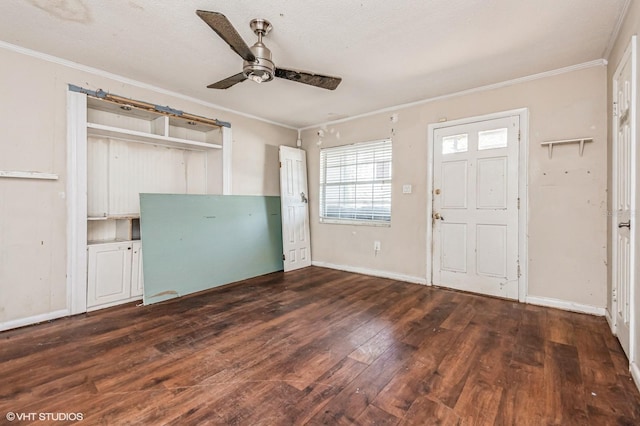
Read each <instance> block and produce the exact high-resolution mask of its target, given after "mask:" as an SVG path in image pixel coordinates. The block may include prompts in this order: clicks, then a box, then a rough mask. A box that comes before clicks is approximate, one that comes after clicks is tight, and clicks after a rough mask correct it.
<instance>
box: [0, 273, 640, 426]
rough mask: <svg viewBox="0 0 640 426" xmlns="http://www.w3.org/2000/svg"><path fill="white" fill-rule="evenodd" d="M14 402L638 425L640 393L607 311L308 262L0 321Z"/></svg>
mask: <svg viewBox="0 0 640 426" xmlns="http://www.w3.org/2000/svg"><path fill="white" fill-rule="evenodd" d="M7 412H15V413H17V414H20V413H38V414H39V413H82V417H83V419H84V420H83V421H82V422H81V424H115V425H123V424H132V425H143V424H149V425H159V424H172V425H192V424H241V425H290V424H312V425H315V424H363V425H374V424H379V425H386V424H389V425H392V424H417V425H436V424H441V425H467V424H478V425H494V424H495V425H609V424H610V425H638V424H640V395H639V394H638V391H637V389H636V388H635V385H634V384H633V382H632V380H631V378H630V376H629V373H628V370H627V360H626V358H625V356H624V354H623V352H622V350H621V348H620V346H619V344H618V343H617V341H616V339H615V338H614V337H613V336H612V335H611V333H610V331H609V328H608V326H607V324H606V321H605V320H604V319H603V318H599V317H593V316H589V315H581V314H574V313H568V312H563V311H559V310H554V309H547V308H541V307H536V306H531V305H523V304H519V303H514V302H509V301H504V300H498V299H493V298H487V297H482V296H476V295H470V294H464V293H458V292H453V291H447V290H443V289H436V288H431V287H426V286H420V285H413V284H406V283H401V282H397V281H393V280H388V279H381V278H373V277H367V276H362V275H357V274H350V273H346V272H339V271H334V270H329V269H322V268H316V267H311V268H306V269H303V270H299V271H296V272H291V273H288V274H286V275H285V274H283V273H275V274H270V275H267V276H264V277H259V278H256V279H252V280H247V281H245V282H242V283H240V284H239V285H233V286H228V287H223V288H218V289H214V290H211V291H208V292H203V293H199V294H197V295H193V296H190V297H184V298H182V299H179V300H174V301H170V302H166V303H163V304H159V305H153V306H147V307H139V306H133V305H127V306H122V307H117V308H112V309H108V310H103V311H100V312H95V313H90V314H86V315H80V316H76V317H72V318H66V319H60V320H56V321H53V322H50V323H45V324H40V325H36V326H31V327H26V328H23V329H18V330H11V331H7V332H4V333H0V423H1V422H6V423H7V424H26V423H29V422H28V421H26V422H25V421H22V422H20V421H17V420H14V421H13V422H10V423H9V422H8V421H6V420H5V414H6V413H7ZM35 423H36V424H45V423H46V422H45V423H43V422H39V421H36V422H35ZM52 423H53V424H65V423H64V422H52Z"/></svg>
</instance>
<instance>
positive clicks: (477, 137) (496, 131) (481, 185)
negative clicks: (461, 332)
mask: <svg viewBox="0 0 640 426" xmlns="http://www.w3.org/2000/svg"><path fill="white" fill-rule="evenodd" d="M518 135H519V116H511V117H504V118H497V119H493V120H486V121H478V122H474V123H469V124H462V125H456V126H451V127H444V128H437V129H435V131H434V138H433V140H434V146H433V149H434V153H433V159H434V163H433V188H434V190H433V252H432V253H433V259H432V262H433V277H432V280H433V281H432V282H433V284H435V285H440V286H444V287H450V288H455V289H459V290H465V291H472V292H476V293H482V294H487V295H492V296H498V297H505V298H509V299H517V298H518V275H519V267H518V206H519V200H518V164H519V163H518V140H519V136H518Z"/></svg>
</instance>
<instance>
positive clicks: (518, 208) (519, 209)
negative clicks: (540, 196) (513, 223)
mask: <svg viewBox="0 0 640 426" xmlns="http://www.w3.org/2000/svg"><path fill="white" fill-rule="evenodd" d="M518 210H520V197H518Z"/></svg>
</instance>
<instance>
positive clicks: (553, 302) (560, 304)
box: [525, 296, 606, 317]
mask: <svg viewBox="0 0 640 426" xmlns="http://www.w3.org/2000/svg"><path fill="white" fill-rule="evenodd" d="M525 303H529V304H531V305H538V306H546V307H549V308H557V309H562V310H564V311H571V312H579V313H581V314H590V315H597V316H600V317H602V316H605V314H606V309H605V308H600V307H598V306H591V305H583V304H581V303H575V302H568V301H566V300H560V299H552V298H550V297H539V296H527V297H526V300H525Z"/></svg>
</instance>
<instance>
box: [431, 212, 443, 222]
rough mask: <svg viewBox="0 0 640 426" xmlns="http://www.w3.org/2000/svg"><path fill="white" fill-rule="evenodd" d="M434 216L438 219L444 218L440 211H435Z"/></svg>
mask: <svg viewBox="0 0 640 426" xmlns="http://www.w3.org/2000/svg"><path fill="white" fill-rule="evenodd" d="M433 218H434V219H436V220H444V216H441V215H440V213H434V214H433Z"/></svg>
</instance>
